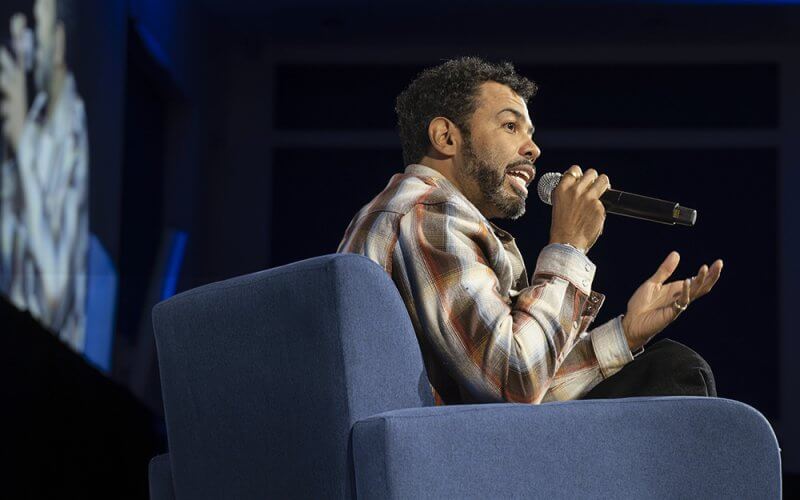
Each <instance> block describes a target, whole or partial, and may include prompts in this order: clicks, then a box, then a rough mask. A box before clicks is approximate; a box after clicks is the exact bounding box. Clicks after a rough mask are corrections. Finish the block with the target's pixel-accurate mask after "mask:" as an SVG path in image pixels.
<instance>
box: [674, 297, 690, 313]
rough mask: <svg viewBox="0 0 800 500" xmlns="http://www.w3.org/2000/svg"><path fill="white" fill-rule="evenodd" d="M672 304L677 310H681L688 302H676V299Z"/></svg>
mask: <svg viewBox="0 0 800 500" xmlns="http://www.w3.org/2000/svg"><path fill="white" fill-rule="evenodd" d="M672 306H673V307H674V308H675V309H677V310H678V312H683V311H685V310H686V308H687V307H689V304H678V301H677V300H676V301H675V302H673V303H672Z"/></svg>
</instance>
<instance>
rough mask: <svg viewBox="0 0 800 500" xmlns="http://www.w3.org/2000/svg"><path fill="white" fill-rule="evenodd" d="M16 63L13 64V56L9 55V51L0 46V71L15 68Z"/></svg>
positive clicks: (9, 70) (8, 70)
mask: <svg viewBox="0 0 800 500" xmlns="http://www.w3.org/2000/svg"><path fill="white" fill-rule="evenodd" d="M15 66H16V64H14V58H13V57H11V53H10V52H9V51H8V49H6V48H5V47H0V71H1V72H3V73H5V72H11V71H13V70H14V69H15Z"/></svg>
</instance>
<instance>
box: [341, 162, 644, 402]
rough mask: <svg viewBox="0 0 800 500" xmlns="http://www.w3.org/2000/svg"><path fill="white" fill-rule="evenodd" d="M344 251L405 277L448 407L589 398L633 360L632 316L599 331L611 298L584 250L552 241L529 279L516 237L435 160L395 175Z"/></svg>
mask: <svg viewBox="0 0 800 500" xmlns="http://www.w3.org/2000/svg"><path fill="white" fill-rule="evenodd" d="M338 251H339V252H349V253H358V254H361V255H365V256H367V257H369V258H370V259H372V260H373V261H375V262H377V263H378V264H379V265H381V266H382V267H383V268H384V269H385V270H386V272H387V273H388V274H389V275H390V276H391V277H392V279H393V280H394V282H395V284H396V285H397V288H398V290H399V291H400V295H401V297H402V299H403V301H404V302H405V304H406V307H407V309H408V312H409V314H410V316H411V320H412V323H413V326H414V329H415V331H416V335H417V339H418V341H419V343H420V348H421V351H422V356H423V359H424V362H425V367H426V370H427V372H428V378H429V379H430V382H431V385H432V386H433V389H434V395H435V396H436V400H437V402H438V403H444V404H452V403H470V402H499V401H510V402H525V403H542V402H547V401H556V400H559V401H563V400H569V399H578V398H580V397H581V396H583V395H584V394H586V393H587V392H588V391H589V390H591V389H592V388H593V387H594V386H595V385H597V384H598V383H599V382H600V381H602V380H603V379H605V378H607V377H610V376H612V375H613V374H614V373H616V372H617V371H619V370H620V369H621V368H622V367H623V366H624V365H625V364H626V363H628V362H630V361H631V360H632V359H633V355H632V354H631V352H630V350H629V348H628V344H627V341H626V339H625V335H624V333H623V331H622V324H621V316H618V317H616V318H614V319H613V320H611V321H609V322H607V323H605V324H603V325H601V326H598V327H596V328H594V329H593V330H592V331H588V332H587V328H588V327H589V325H590V324H591V323H592V321H593V320H594V318H595V316H596V314H597V312H598V310H599V309H600V307H601V306H602V303H603V300H604V298H605V296H604V295H602V294H600V293H597V292H594V291H592V289H591V286H592V281H593V279H594V273H595V265H594V264H593V263H592V262H591V261H590V260H589V259H588V258H587V257H586V256H585V255H584V254H583V253H581V252H580V251H578V250H576V249H574V248H572V247H569V246H567V245H560V244H551V245H548V246H546V247H545V248H544V249H543V250H542V251H541V253H540V254H539V258H538V260H537V263H536V269H535V271H534V273H533V277H532V279H531V282H529V281H528V277H527V272H526V270H525V264H524V262H523V259H522V256H521V254H520V252H519V249H518V248H517V246H516V244H515V242H514V238H513V237H512V236H511V235H510V234H508V233H507V232H505V231H503V230H502V229H500V228H498V227H497V226H495V225H494V224H492V223H491V222H489V221H488V220H487V219H486V218H485V217H484V216H483V215H482V214H481V213H480V211H479V210H478V209H477V208H476V207H475V206H474V205H473V204H472V203H471V202H470V201H469V200H467V198H466V197H465V196H464V195H463V194H462V193H461V192H460V191H459V190H458V189H457V188H456V187H455V186H454V185H453V184H451V183H450V182H449V181H448V180H447V179H446V178H444V177H443V176H442V175H441V174H439V173H438V172H437V171H435V170H433V169H431V168H428V167H425V166H423V165H410V166H408V167H407V168H406V170H405V173H402V174H396V175H394V176H393V177H392V178H391V180H390V181H389V184H388V185H387V186H386V188H385V189H384V190H383V191H382V192H381V193H380V194H378V196H376V197H375V198H374V199H373V200H372V201H371V202H370V203H368V204H367V205H366V206H364V207H363V208H362V209H361V210H360V211H359V212H358V214H356V216H355V217H354V218H353V220H352V222H351V223H350V225H349V227H348V228H347V231H346V232H345V235H344V238H343V240H342V242H341V243H340V245H339V249H338Z"/></svg>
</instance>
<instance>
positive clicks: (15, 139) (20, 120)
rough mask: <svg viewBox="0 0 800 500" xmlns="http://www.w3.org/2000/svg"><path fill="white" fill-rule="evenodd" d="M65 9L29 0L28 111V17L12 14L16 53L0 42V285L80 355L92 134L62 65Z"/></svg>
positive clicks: (55, 1) (55, 0)
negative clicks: (31, 90)
mask: <svg viewBox="0 0 800 500" xmlns="http://www.w3.org/2000/svg"><path fill="white" fill-rule="evenodd" d="M63 9H64V2H63V1H62V0H36V2H35V4H34V16H35V19H36V36H35V39H36V50H35V57H33V59H34V68H33V70H34V83H35V88H36V96H35V98H34V100H33V103H32V104H31V106H30V108H28V101H27V95H26V88H27V83H26V66H27V65H26V59H28V54H26V53H25V51H24V50H23V49H24V48H25V47H26V44H25V43H24V41H25V36H26V34H27V33H28V30H27V28H26V26H25V24H26V21H25V18H24V16H22V15H21V14H17V15H16V16H14V17H13V18H12V22H11V34H12V38H13V40H14V43H13V46H14V54H13V55H12V54H10V53H9V52H8V51H7V50H6V49H5V48H0V103H1V104H2V106H0V118H2V125H3V139H4V141H5V143H6V151H4V156H5V157H4V158H3V162H2V167H1V168H2V180H1V181H0V182H2V196H1V197H0V231H1V232H0V287H2V290H3V292H4V293H6V294H7V295H8V296H9V298H10V299H11V301H12V302H13V303H14V304H16V305H17V306H18V307H20V308H22V309H26V310H29V311H30V313H31V314H32V315H33V316H34V317H36V318H37V319H39V320H40V321H41V322H42V323H43V324H44V325H45V326H47V327H48V328H50V329H51V330H53V331H54V332H56V333H58V334H59V336H60V337H61V338H62V340H64V341H65V342H67V343H68V344H70V345H71V346H72V347H73V348H74V349H76V350H78V351H82V350H83V346H84V340H85V323H86V287H87V282H86V279H87V257H88V248H89V219H88V188H89V177H88V138H87V132H86V117H85V112H84V106H83V101H82V100H81V98H80V96H79V95H78V93H77V89H76V86H75V80H74V78H73V77H72V74H71V73H70V72H69V70H68V68H67V63H66V43H67V34H66V29H65V26H64V22H63V16H64V12H63ZM27 45H30V44H27ZM28 49H29V50H30V47H28Z"/></svg>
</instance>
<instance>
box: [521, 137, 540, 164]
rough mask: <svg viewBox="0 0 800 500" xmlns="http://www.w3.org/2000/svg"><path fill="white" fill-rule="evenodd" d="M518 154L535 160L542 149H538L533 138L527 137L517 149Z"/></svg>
mask: <svg viewBox="0 0 800 500" xmlns="http://www.w3.org/2000/svg"><path fill="white" fill-rule="evenodd" d="M519 154H520V156H524V157H525V158H527V159H528V160H530V161H531V162H535V161H536V159H537V158H539V156H541V154H542V150H541V149H539V146H537V145H536V143H535V142H533V139H529V140H527V141H525V144H523V145H522V148H520V151H519Z"/></svg>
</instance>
